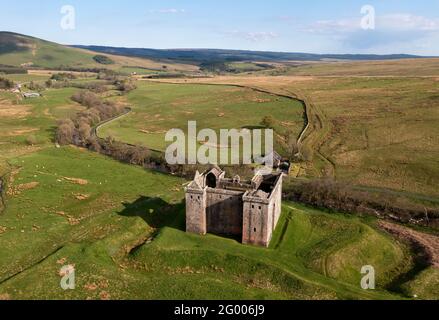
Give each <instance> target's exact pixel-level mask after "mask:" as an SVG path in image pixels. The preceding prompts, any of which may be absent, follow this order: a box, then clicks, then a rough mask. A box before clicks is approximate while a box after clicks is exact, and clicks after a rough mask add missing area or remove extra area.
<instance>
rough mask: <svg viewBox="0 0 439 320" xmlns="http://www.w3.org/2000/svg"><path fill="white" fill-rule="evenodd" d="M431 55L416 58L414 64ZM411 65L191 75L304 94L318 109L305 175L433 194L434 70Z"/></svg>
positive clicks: (437, 147) (437, 116)
mask: <svg viewBox="0 0 439 320" xmlns="http://www.w3.org/2000/svg"><path fill="white" fill-rule="evenodd" d="M436 61H437V60H434V59H433V60H426V62H423V61H418V62H417V63H418V68H419V70H423V69H426V68H429V66H430V65H432V64H434V65H435V63H436ZM411 63H412V62H411V61H409V63H408V64H409V66H412V67H414V66H413V65H412V64H411ZM362 64H363V63H362V62H361V63H358V65H360V66H361V65H362ZM389 64H390V66H392V63H389ZM402 65H403V62H399V63H397V66H398V68H396V67H395V68H394V69H393V70H395V72H397V71H398V72H402V71H401V69H400V68H402ZM343 66H345V65H344V64H340V65H338V68H339V69H338V71H339V72H342V71H343V70H344V71H345V72H349V69H350V67H349V65H347V67H346V69H343V68H342V67H343ZM375 66H376V68H375V69H371V68H369V69H368V72H369V74H373V72H374V71H375V72H376V73H377V74H379V73H380V71H381V68H380V63H375ZM410 70H412V69H411V67H410V68H408V69H407V70H406V75H405V76H395V77H379V76H372V75H371V76H369V77H345V76H341V77H326V76H324V77H320V76H310V77H306V76H279V77H275V78H273V77H266V76H261V77H255V76H243V77H236V76H235V77H218V78H216V79H199V80H196V82H215V83H222V84H231V83H232V84H240V85H248V86H255V87H259V88H263V89H267V90H271V91H273V92H279V93H292V94H297V95H299V96H301V97H305V98H306V99H307V101H308V102H309V104H310V106H311V107H312V108H311V109H310V112H312V113H313V114H317V113H318V115H319V117H318V118H316V117H314V120H313V119H311V122H313V121H314V122H313V125H312V127H313V128H311V129H315V130H314V131H315V132H314V133H315V135H314V136H317V139H315V141H314V142H313V143H312V147H313V149H315V151H316V152H315V156H314V161H313V163H314V169H311V168H310V169H309V170H308V175H310V176H322V175H323V176H324V175H332V176H335V177H336V178H337V179H339V180H344V181H349V182H352V183H354V184H357V185H363V186H367V187H377V188H386V189H390V190H396V191H401V192H406V193H412V194H415V195H421V194H423V195H427V196H431V197H434V198H437V197H438V196H439V193H438V189H437V187H436V186H437V185H438V183H439V162H438V155H439V144H438V140H437V136H438V135H439V126H438V125H437V124H438V123H439V113H438V110H439V108H438V106H439V100H438V96H439V86H438V79H439V77H437V76H436V77H410V75H411V73H410ZM431 70H433V71H432V72H436V71H434V70H435V69H431ZM273 79H276V81H274V80H273ZM317 111H318V112H317ZM316 112H317V113H316ZM322 158H323V159H324V160H322Z"/></svg>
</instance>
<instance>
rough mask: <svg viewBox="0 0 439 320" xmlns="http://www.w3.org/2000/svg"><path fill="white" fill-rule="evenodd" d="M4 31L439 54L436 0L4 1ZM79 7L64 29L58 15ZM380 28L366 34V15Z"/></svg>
mask: <svg viewBox="0 0 439 320" xmlns="http://www.w3.org/2000/svg"><path fill="white" fill-rule="evenodd" d="M0 4H1V8H2V10H1V11H0V30H4V31H14V32H18V33H23V34H28V35H33V36H36V37H40V38H44V39H47V40H51V41H55V42H59V43H63V44H95V45H108V46H124V47H144V48H224V49H249V50H269V51H289V52H313V53H377V54H388V53H412V54H420V55H439V1H438V0H419V1H413V0H373V1H372V0H371V1H367V0H364V1H358V0H333V1H328V0H326V1H325V0H315V1H294V0H271V1H261V0H234V1H231V0H216V1H213V0H173V1H169V0H161V1H156V0H146V1H139V0H124V1H116V0H105V1H104V0H93V1H90V0H70V1H58V0H47V1H35V0H32V1H31V0H21V1H17V2H11V1H5V0H0ZM64 5H72V6H73V7H74V8H75V15H76V21H75V22H76V23H75V29H74V30H63V29H62V28H61V26H60V21H61V19H62V17H63V15H62V14H61V8H62V6H64ZM364 5H372V6H373V7H374V9H375V16H376V18H375V29H373V30H363V29H362V28H361V19H362V18H363V16H364V15H363V14H361V8H362V7H363V6H364Z"/></svg>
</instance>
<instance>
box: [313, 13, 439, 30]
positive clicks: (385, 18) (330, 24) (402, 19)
mask: <svg viewBox="0 0 439 320" xmlns="http://www.w3.org/2000/svg"><path fill="white" fill-rule="evenodd" d="M361 18H362V17H361V16H359V17H358V18H351V19H341V20H320V21H317V22H315V23H314V24H312V25H311V26H309V27H308V28H307V29H306V30H307V31H308V32H313V33H323V34H326V33H333V34H334V33H349V32H357V31H358V30H359V29H361ZM376 30H380V31H425V32H428V31H439V19H430V18H427V17H423V16H416V15H412V14H408V13H394V14H387V15H382V16H377V17H376Z"/></svg>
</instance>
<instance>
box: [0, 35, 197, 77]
mask: <svg viewBox="0 0 439 320" xmlns="http://www.w3.org/2000/svg"><path fill="white" fill-rule="evenodd" d="M103 62H104V63H103ZM0 64H1V65H4V66H9V67H22V68H25V69H26V68H30V67H32V68H48V69H65V68H78V69H88V68H107V69H114V70H120V69H123V68H144V69H150V70H163V69H166V70H173V71H195V70H197V68H194V67H193V66H186V65H178V64H164V63H160V62H156V61H151V60H149V59H143V58H133V57H122V56H120V55H117V56H112V55H106V57H105V58H104V57H103V56H102V53H96V52H92V51H90V50H84V49H79V48H73V47H68V46H63V45H60V44H57V43H54V42H49V41H45V40H41V39H38V38H34V37H30V36H25V35H21V34H17V33H12V32H0Z"/></svg>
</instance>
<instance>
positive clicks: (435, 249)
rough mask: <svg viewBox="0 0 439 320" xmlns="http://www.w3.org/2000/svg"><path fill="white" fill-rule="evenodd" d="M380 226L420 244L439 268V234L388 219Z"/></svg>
mask: <svg viewBox="0 0 439 320" xmlns="http://www.w3.org/2000/svg"><path fill="white" fill-rule="evenodd" d="M379 226H380V227H381V228H382V229H384V230H386V231H387V232H389V233H391V234H393V235H395V236H397V237H399V238H401V239H404V240H408V241H409V242H411V243H414V244H416V245H418V246H420V247H421V248H422V249H424V250H425V252H426V254H427V255H428V257H429V260H430V262H431V264H432V265H433V266H434V267H436V268H439V236H435V235H432V234H428V233H423V232H419V231H415V230H413V229H410V228H407V227H403V226H400V225H397V224H394V223H391V222H387V221H381V222H380V223H379Z"/></svg>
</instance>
